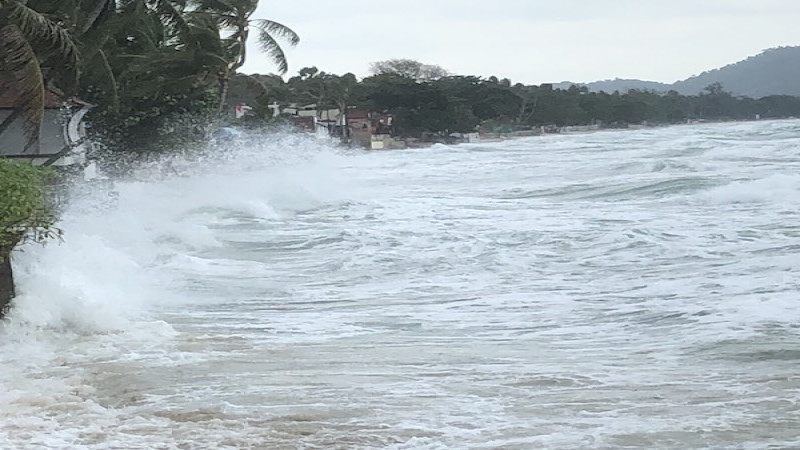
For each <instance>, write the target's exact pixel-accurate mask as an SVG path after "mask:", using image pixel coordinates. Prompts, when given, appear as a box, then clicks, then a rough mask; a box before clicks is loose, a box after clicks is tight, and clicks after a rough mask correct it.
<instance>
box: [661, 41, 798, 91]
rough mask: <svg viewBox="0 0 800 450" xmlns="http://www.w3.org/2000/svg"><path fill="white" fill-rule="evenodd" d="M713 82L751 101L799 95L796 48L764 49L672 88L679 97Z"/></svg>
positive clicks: (678, 83) (681, 82) (676, 84)
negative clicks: (749, 98)
mask: <svg viewBox="0 0 800 450" xmlns="http://www.w3.org/2000/svg"><path fill="white" fill-rule="evenodd" d="M717 82H718V83H722V85H723V86H724V87H725V90H727V91H729V92H731V93H733V94H735V95H744V96H747V97H752V98H761V97H766V96H768V95H793V96H800V47H779V48H773V49H769V50H765V51H764V52H762V53H760V54H758V55H756V56H751V57H750V58H747V59H745V60H744V61H740V62H738V63H735V64H730V65H727V66H725V67H722V68H720V69H715V70H711V71H708V72H704V73H701V74H700V75H697V76H694V77H691V78H689V79H687V80H684V81H679V82H677V83H675V84H674V85H673V89H675V90H676V91H678V92H680V93H682V94H697V93H698V92H700V91H702V90H703V89H704V88H705V87H706V86H708V85H710V84H712V83H717Z"/></svg>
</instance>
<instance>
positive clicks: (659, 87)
mask: <svg viewBox="0 0 800 450" xmlns="http://www.w3.org/2000/svg"><path fill="white" fill-rule="evenodd" d="M573 84H580V85H581V86H586V87H587V88H589V90H590V91H597V92H599V91H605V92H614V91H620V92H627V91H629V90H631V89H638V90H640V91H643V90H648V91H658V92H661V91H663V92H666V91H668V90H670V89H672V85H670V84H667V83H659V82H658V81H643V80H629V79H622V78H616V79H614V80H603V81H593V82H591V83H585V84H584V83H571V82H569V81H562V82H561V83H555V84H553V87H554V88H557V89H567V88H569V87H570V86H572V85H573Z"/></svg>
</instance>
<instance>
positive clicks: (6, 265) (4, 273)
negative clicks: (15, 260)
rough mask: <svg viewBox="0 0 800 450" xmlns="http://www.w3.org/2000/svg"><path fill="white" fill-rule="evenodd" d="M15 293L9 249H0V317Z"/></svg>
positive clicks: (6, 309)
mask: <svg viewBox="0 0 800 450" xmlns="http://www.w3.org/2000/svg"><path fill="white" fill-rule="evenodd" d="M15 294H16V292H15V291H14V275H13V272H12V271H11V250H6V249H0V318H2V317H3V315H4V314H5V313H6V312H7V311H8V307H9V305H10V304H11V300H12V299H13V298H14V295H15Z"/></svg>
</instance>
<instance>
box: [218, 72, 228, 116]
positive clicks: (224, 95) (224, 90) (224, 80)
mask: <svg viewBox="0 0 800 450" xmlns="http://www.w3.org/2000/svg"><path fill="white" fill-rule="evenodd" d="M229 81H230V78H229V77H228V74H227V73H226V72H220V73H219V74H218V75H217V83H218V89H219V99H218V101H219V105H217V116H219V117H222V115H223V114H225V103H226V102H227V101H228V86H229V83H228V82H229Z"/></svg>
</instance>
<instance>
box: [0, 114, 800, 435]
mask: <svg viewBox="0 0 800 450" xmlns="http://www.w3.org/2000/svg"><path fill="white" fill-rule="evenodd" d="M164 166H165V165H161V167H164ZM169 167H170V170H158V167H143V168H142V169H141V170H139V171H138V172H136V173H135V174H134V175H132V176H130V177H128V178H126V179H121V180H118V181H117V182H116V190H117V191H118V193H119V197H118V200H117V202H116V205H115V206H113V207H111V208H97V207H95V206H96V199H91V198H90V199H86V200H80V199H79V200H76V201H75V202H74V203H73V204H71V205H70V206H69V207H68V208H67V210H66V211H65V212H64V214H63V217H62V220H61V222H60V223H59V227H60V228H61V229H62V230H63V232H64V240H63V242H60V243H59V242H51V243H49V244H48V245H46V246H44V247H35V246H28V247H25V248H24V249H23V251H21V252H17V253H16V254H15V255H14V260H13V263H14V268H15V271H16V276H17V281H18V291H19V292H18V294H19V297H18V298H17V299H16V301H15V308H14V309H13V311H12V312H11V314H10V315H9V317H8V318H7V319H6V320H5V321H3V322H2V325H0V448H3V449H17V448H19V449H41V448H48V449H80V448H86V449H373V448H374V449H378V448H380V449H384V448H385V449H535V448H565V449H573V448H648V449H655V448H673V449H686V448H736V449H767V448H776V449H777V448H798V447H800V426H798V423H800V405H799V404H798V402H799V401H800V370H798V367H800V366H799V364H800V273H798V268H800V121H798V120H786V121H763V122H749V123H728V124H699V125H684V126H675V127H667V128H654V129H646V130H637V131H607V132H597V133H592V134H575V135H548V136H542V137H532V138H523V139H517V140H509V141H504V142H497V143H485V144H466V145H459V146H445V145H435V146H433V147H432V148H426V149H415V150H400V151H380V152H360V151H352V150H344V149H340V148H337V147H335V146H333V145H332V144H331V143H330V142H328V141H325V140H321V139H317V138H314V137H304V136H298V135H289V134H286V135H273V136H258V137H253V138H251V139H247V140H245V141H243V142H239V143H238V144H231V146H230V148H227V149H220V150H218V151H217V152H209V151H199V150H198V152H197V154H195V155H193V156H189V157H185V158H180V159H179V160H177V161H173V163H171V164H170V165H169Z"/></svg>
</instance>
